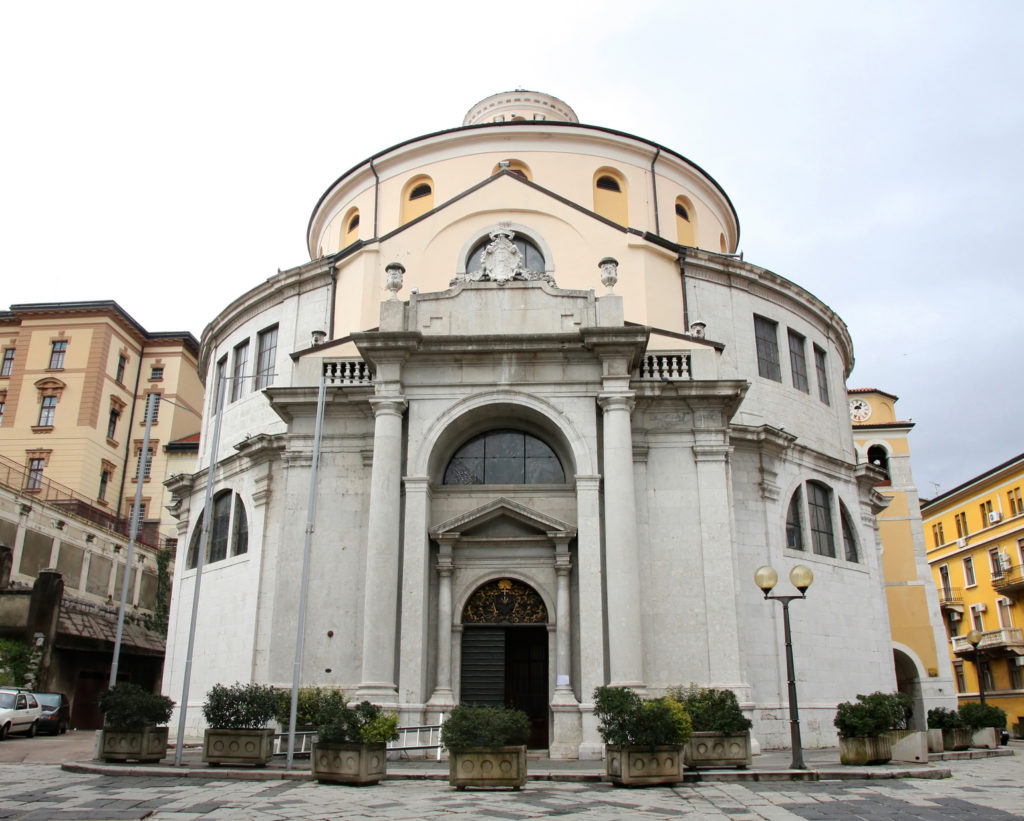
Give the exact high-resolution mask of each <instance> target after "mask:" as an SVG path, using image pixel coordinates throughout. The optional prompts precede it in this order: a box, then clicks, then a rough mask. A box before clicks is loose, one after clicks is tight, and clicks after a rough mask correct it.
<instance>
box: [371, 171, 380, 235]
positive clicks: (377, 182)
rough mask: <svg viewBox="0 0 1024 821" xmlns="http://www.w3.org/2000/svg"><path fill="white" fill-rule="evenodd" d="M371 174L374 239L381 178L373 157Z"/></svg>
mask: <svg viewBox="0 0 1024 821" xmlns="http://www.w3.org/2000/svg"><path fill="white" fill-rule="evenodd" d="M370 172H371V173H372V174H373V238H374V239H376V238H377V200H378V199H379V195H380V177H379V176H377V169H376V168H374V167H373V157H371V158H370Z"/></svg>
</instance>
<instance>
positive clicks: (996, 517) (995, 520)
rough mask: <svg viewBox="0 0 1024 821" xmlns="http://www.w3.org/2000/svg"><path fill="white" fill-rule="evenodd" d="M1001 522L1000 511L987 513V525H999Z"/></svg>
mask: <svg viewBox="0 0 1024 821" xmlns="http://www.w3.org/2000/svg"><path fill="white" fill-rule="evenodd" d="M1002 520H1003V514H1002V511H999V510H993V511H992V512H991V513H989V514H988V523H989V524H990V525H997V524H999V523H1000V522H1001V521H1002Z"/></svg>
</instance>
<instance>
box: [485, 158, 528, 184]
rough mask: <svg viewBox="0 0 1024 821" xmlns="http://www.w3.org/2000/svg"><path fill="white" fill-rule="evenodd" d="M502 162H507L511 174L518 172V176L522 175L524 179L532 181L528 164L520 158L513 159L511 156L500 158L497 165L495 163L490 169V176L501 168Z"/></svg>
mask: <svg viewBox="0 0 1024 821" xmlns="http://www.w3.org/2000/svg"><path fill="white" fill-rule="evenodd" d="M503 162H504V163H508V170H509V171H511V172H512V173H513V174H518V175H519V176H521V177H523V178H524V179H527V180H530V181H531V182H533V172H532V171H530V166H528V165H527V164H526V163H524V162H523V161H522V160H514V159H512V158H511V157H510V158H509V159H507V160H502V161H501V162H499V163H498V164H497V165H495V166H494V168H493V169H491V176H492V177H493V176H494V175H495V174H497V173H498V172H500V171H501V170H502V169H501V163H503Z"/></svg>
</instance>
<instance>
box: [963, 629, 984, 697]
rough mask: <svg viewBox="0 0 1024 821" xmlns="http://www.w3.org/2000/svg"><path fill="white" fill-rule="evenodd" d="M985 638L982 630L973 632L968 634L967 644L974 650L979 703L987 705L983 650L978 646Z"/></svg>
mask: <svg viewBox="0 0 1024 821" xmlns="http://www.w3.org/2000/svg"><path fill="white" fill-rule="evenodd" d="M982 638H983V636H982V633H981V631H980V630H972V631H971V632H970V633H968V634H967V643H968V644H970V645H971V647H973V648H974V669H975V671H976V672H977V674H978V701H980V702H981V703H982V706H984V704H985V673H984V671H983V670H982V669H981V650H979V649H978V645H979V644H981V640H982Z"/></svg>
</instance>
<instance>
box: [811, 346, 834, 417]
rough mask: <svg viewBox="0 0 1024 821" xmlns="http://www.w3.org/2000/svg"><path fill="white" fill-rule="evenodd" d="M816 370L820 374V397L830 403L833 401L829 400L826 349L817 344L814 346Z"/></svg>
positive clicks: (827, 403)
mask: <svg viewBox="0 0 1024 821" xmlns="http://www.w3.org/2000/svg"><path fill="white" fill-rule="evenodd" d="M814 370H815V372H816V373H817V376H818V398H819V399H820V400H821V401H822V402H824V403H825V404H826V405H830V404H831V402H829V401H828V368H827V367H826V364H825V351H824V350H823V349H822V348H819V347H818V346H817V345H815V346H814Z"/></svg>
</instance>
